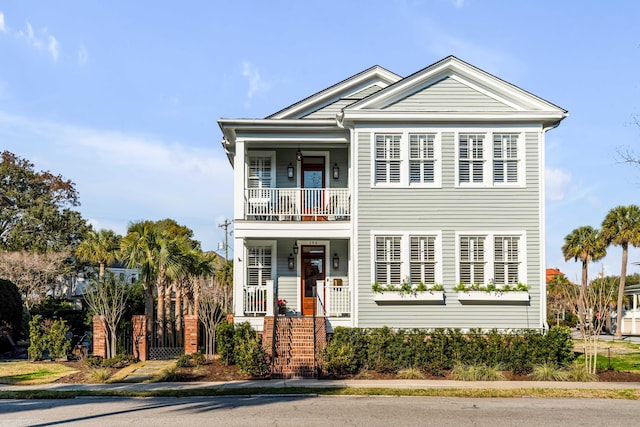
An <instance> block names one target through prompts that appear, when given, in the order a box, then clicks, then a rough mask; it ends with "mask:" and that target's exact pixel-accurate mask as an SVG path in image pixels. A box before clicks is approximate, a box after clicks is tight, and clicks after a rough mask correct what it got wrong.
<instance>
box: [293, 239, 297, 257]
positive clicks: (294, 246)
mask: <svg viewBox="0 0 640 427" xmlns="http://www.w3.org/2000/svg"><path fill="white" fill-rule="evenodd" d="M293 253H294V254H296V255H298V241H297V240H296V241H295V243H294V244H293Z"/></svg>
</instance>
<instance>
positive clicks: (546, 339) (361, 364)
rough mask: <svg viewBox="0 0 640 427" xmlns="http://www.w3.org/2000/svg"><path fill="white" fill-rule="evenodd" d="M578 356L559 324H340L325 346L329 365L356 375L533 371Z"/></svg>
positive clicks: (338, 371)
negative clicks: (540, 327)
mask: <svg viewBox="0 0 640 427" xmlns="http://www.w3.org/2000/svg"><path fill="white" fill-rule="evenodd" d="M573 359H574V354H573V341H572V339H571V333H570V331H569V330H568V329H567V328H556V327H554V328H551V330H550V331H549V332H548V333H547V334H546V335H545V334H543V333H541V332H539V331H534V330H524V331H514V332H512V333H500V332H498V331H497V330H492V331H481V330H471V331H469V332H468V333H466V334H463V333H462V332H461V331H460V330H458V329H435V330H420V329H414V330H411V331H407V330H398V331H394V330H392V329H390V328H379V329H373V330H370V331H368V330H364V329H358V328H336V329H335V333H334V335H333V337H332V339H331V340H330V341H329V343H328V344H327V346H326V348H325V353H324V365H323V367H324V369H325V371H326V372H327V373H329V374H332V375H338V376H342V375H354V374H356V373H358V372H359V371H360V370H362V369H364V368H368V369H373V370H376V371H379V372H398V371H400V370H403V369H418V370H420V371H423V372H429V373H431V374H432V375H444V373H445V372H446V371H447V370H450V369H453V368H454V367H455V366H457V365H465V366H475V367H478V366H501V367H503V368H504V369H505V370H511V371H513V372H514V373H521V374H528V373H530V372H532V370H533V368H534V366H536V365H540V364H542V363H545V362H548V363H553V364H555V365H556V366H558V367H559V368H562V367H565V366H568V365H570V364H571V362H572V361H573Z"/></svg>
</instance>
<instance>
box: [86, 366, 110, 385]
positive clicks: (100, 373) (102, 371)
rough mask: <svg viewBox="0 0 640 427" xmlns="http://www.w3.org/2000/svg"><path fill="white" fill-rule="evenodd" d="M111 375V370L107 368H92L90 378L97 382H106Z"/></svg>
mask: <svg viewBox="0 0 640 427" xmlns="http://www.w3.org/2000/svg"><path fill="white" fill-rule="evenodd" d="M110 376H111V372H110V371H109V369H107V368H96V369H92V370H91V373H90V374H89V378H90V379H91V381H92V382H95V383H104V382H106V381H107V380H108V379H109V377H110Z"/></svg>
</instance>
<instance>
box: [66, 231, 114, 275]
mask: <svg viewBox="0 0 640 427" xmlns="http://www.w3.org/2000/svg"><path fill="white" fill-rule="evenodd" d="M120 239H121V237H120V236H118V235H117V234H116V233H115V232H114V231H113V230H105V229H101V230H100V231H97V232H96V231H94V230H91V231H89V233H88V234H87V236H86V237H85V238H84V240H83V241H82V242H80V244H79V245H78V247H77V248H76V257H77V258H78V260H80V261H82V262H91V263H97V264H98V265H99V274H98V280H99V281H100V283H103V282H104V272H105V267H106V266H107V265H111V264H113V263H114V262H115V261H116V260H117V259H118V249H119V245H120Z"/></svg>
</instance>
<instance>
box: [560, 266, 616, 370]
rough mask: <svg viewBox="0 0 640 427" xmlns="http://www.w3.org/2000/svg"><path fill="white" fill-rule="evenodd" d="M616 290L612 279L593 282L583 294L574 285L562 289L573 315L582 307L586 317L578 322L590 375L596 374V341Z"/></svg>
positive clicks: (604, 278) (614, 281)
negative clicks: (569, 302)
mask: <svg viewBox="0 0 640 427" xmlns="http://www.w3.org/2000/svg"><path fill="white" fill-rule="evenodd" d="M617 289H618V284H617V281H616V279H615V278H612V277H602V278H599V279H596V280H593V281H592V282H591V283H590V284H589V286H587V288H586V289H585V290H584V292H581V288H580V287H578V286H576V285H571V286H566V287H564V288H563V290H564V291H565V296H566V298H567V299H568V300H569V301H571V302H572V304H571V306H572V309H573V311H574V313H575V314H576V315H577V314H578V310H579V307H584V312H585V313H587V314H586V315H585V317H587V316H588V318H586V319H584V321H581V322H580V324H579V331H580V336H581V338H582V341H583V344H584V347H583V348H584V359H585V370H586V371H587V372H589V373H591V374H595V373H596V362H597V358H598V340H599V338H600V333H601V332H602V328H603V326H604V325H605V319H606V318H607V317H609V316H610V314H611V311H610V310H611V304H610V303H611V299H612V298H613V296H614V294H615V292H616V290H617ZM581 298H582V300H581Z"/></svg>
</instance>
